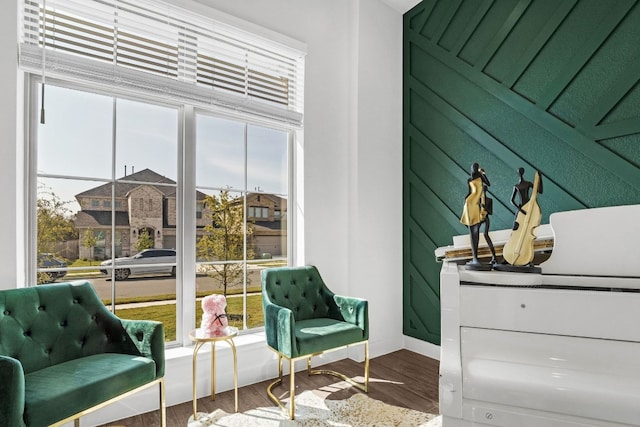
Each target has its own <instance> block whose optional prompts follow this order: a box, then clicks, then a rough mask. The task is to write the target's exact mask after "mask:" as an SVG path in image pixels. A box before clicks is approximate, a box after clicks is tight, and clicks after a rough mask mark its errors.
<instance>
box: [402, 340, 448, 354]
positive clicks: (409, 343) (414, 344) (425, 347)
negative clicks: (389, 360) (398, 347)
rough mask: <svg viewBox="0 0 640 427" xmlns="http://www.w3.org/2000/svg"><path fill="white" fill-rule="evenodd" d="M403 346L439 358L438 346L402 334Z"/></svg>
mask: <svg viewBox="0 0 640 427" xmlns="http://www.w3.org/2000/svg"><path fill="white" fill-rule="evenodd" d="M402 347H403V348H405V349H407V350H411V351H413V352H415V353H419V354H422V355H423V356H427V357H430V358H432V359H436V360H440V346H439V345H435V344H431V343H429V342H426V341H422V340H419V339H416V338H412V337H409V336H406V335H404V336H403V346H402Z"/></svg>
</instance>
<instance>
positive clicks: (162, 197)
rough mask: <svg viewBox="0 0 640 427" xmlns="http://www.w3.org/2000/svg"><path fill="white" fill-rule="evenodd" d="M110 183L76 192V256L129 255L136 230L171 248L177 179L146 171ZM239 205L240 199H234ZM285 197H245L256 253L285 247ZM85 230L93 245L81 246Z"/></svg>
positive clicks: (203, 216)
mask: <svg viewBox="0 0 640 427" xmlns="http://www.w3.org/2000/svg"><path fill="white" fill-rule="evenodd" d="M119 181H122V182H117V183H116V184H115V185H113V194H112V185H111V184H109V183H108V184H103V185H100V186H97V187H94V188H91V189H89V190H87V191H83V192H82V193H79V194H77V195H76V200H77V201H78V204H79V205H80V209H81V210H80V211H78V213H77V214H76V218H75V227H76V229H77V230H78V234H79V242H80V248H79V253H80V258H91V257H93V258H95V259H105V258H108V257H110V256H111V250H112V247H113V248H115V256H116V257H120V256H130V255H133V254H135V253H136V252H138V250H137V249H136V242H137V241H138V239H139V238H140V235H141V233H147V235H148V236H150V237H151V238H152V239H153V247H154V248H175V247H176V224H177V223H176V210H177V205H176V182H175V181H173V180H172V179H170V178H167V177H165V176H162V175H160V174H158V173H156V172H154V171H152V170H150V169H144V170H141V171H139V172H134V173H131V174H129V175H126V176H123V177H122V178H120V180H119ZM205 199H206V195H205V194H204V193H202V192H200V191H196V203H197V204H198V208H197V209H196V227H197V231H196V236H197V238H199V237H201V236H202V235H204V227H205V226H206V225H207V222H208V221H210V219H209V218H208V216H207V207H206V203H205ZM236 200H237V201H236V202H237V203H243V202H244V198H242V197H239V198H237V199H236ZM112 203H114V205H113V207H114V209H113V211H114V214H115V242H114V243H115V245H114V246H112V230H111V220H112V218H111V215H112V209H111V205H112ZM286 218H287V200H286V199H284V198H282V197H279V196H275V195H271V194H261V193H249V194H248V195H247V220H248V221H250V222H251V223H252V224H253V234H252V238H251V241H250V242H248V243H249V245H251V248H252V249H253V251H254V254H255V256H257V257H260V256H263V257H264V256H269V257H270V256H281V255H283V253H284V251H283V248H286V244H285V245H283V239H284V241H285V242H286V238H287V232H286ZM86 233H93V234H94V236H95V237H96V240H97V243H96V246H94V247H91V248H89V247H86V246H83V244H82V242H83V241H84V236H85V234H86Z"/></svg>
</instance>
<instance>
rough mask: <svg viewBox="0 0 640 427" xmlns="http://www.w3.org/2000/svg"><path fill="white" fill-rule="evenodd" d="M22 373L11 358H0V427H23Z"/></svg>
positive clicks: (18, 363)
mask: <svg viewBox="0 0 640 427" xmlns="http://www.w3.org/2000/svg"><path fill="white" fill-rule="evenodd" d="M23 413H24V371H23V370H22V364H21V363H20V362H19V361H18V360H16V359H14V358H13V357H8V356H0V427H13V426H16V427H18V426H20V427H23V426H24V421H23V419H22V414H23Z"/></svg>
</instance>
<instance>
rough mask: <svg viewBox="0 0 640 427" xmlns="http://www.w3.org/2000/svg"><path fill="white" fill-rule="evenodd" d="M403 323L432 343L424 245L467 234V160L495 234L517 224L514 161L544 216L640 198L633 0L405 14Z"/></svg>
mask: <svg viewBox="0 0 640 427" xmlns="http://www.w3.org/2000/svg"><path fill="white" fill-rule="evenodd" d="M404 19H405V27H404V42H403V43H404V47H403V49H404V59H403V67H404V89H403V96H404V104H403V108H404V112H403V117H404V119H403V126H404V137H403V140H404V142H403V151H404V153H403V161H404V188H403V196H404V202H403V203H404V204H403V209H404V215H403V222H404V225H403V227H404V232H403V235H404V255H403V256H404V276H403V277H404V291H403V292H404V304H405V306H404V308H405V311H404V326H405V333H406V334H408V335H410V336H414V337H416V338H420V339H424V340H427V341H430V342H434V343H439V335H438V330H439V315H440V308H439V299H438V298H439V297H438V295H439V271H440V265H439V264H438V263H437V262H435V258H434V256H433V249H435V248H436V247H438V246H443V245H448V244H450V243H451V236H453V235H456V234H464V233H465V232H466V228H465V227H464V226H462V224H460V223H459V215H460V211H461V209H462V204H463V200H464V197H465V195H466V192H467V188H466V179H467V177H468V173H469V167H470V165H471V163H473V162H474V161H478V162H479V163H480V164H481V165H482V166H483V167H484V168H485V169H486V170H487V173H488V176H489V178H490V180H491V181H492V185H491V188H490V196H491V197H492V198H493V199H494V214H493V216H492V217H491V220H492V229H499V228H509V227H510V226H511V225H512V223H513V215H514V214H513V209H512V206H510V202H509V200H510V197H511V193H512V189H513V185H514V184H515V182H516V181H517V175H516V169H517V168H518V167H520V166H523V167H525V169H526V170H527V177H528V179H531V180H532V179H533V172H534V170H535V169H537V170H540V171H541V173H542V175H543V180H544V194H543V195H542V196H541V197H540V199H539V200H540V204H541V207H542V211H543V222H547V221H548V216H549V215H550V214H551V213H553V212H558V211H564V210H570V209H582V208H591V207H599V206H611V205H619V204H631V203H640V168H639V165H640V84H639V82H638V76H639V75H640V73H639V71H640V59H639V58H640V44H638V43H637V40H638V39H640V6H639V5H638V1H637V0H610V1H607V2H602V1H599V0H560V1H554V2H549V1H542V0H456V1H447V0H425V1H423V2H422V3H420V4H419V5H417V6H416V7H415V8H413V9H412V10H411V11H409V12H407V13H406V14H405V16H404Z"/></svg>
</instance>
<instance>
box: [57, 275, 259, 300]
mask: <svg viewBox="0 0 640 427" xmlns="http://www.w3.org/2000/svg"><path fill="white" fill-rule="evenodd" d="M247 275H248V281H249V283H248V285H247V286H249V287H256V286H260V269H257V268H255V269H249V270H248V272H247ZM71 280H88V281H90V282H91V283H92V284H93V287H94V289H95V290H96V293H97V294H98V296H99V297H100V299H102V300H108V299H111V285H112V282H111V278H110V277H107V276H103V275H91V276H88V275H87V276H82V275H73V276H71V275H68V276H67V277H65V278H64V279H60V280H58V282H64V281H71ZM196 284H197V291H198V292H202V291H206V292H213V291H216V290H222V285H221V284H220V281H219V279H214V278H211V277H209V276H205V275H196ZM240 287H241V284H237V285H235V286H230V287H229V288H228V289H227V290H234V289H239V288H240ZM175 293H176V278H175V277H172V276H169V275H153V276H152V275H149V276H131V277H129V278H128V279H126V280H121V281H117V282H116V299H119V298H136V297H153V296H155V295H175Z"/></svg>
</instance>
